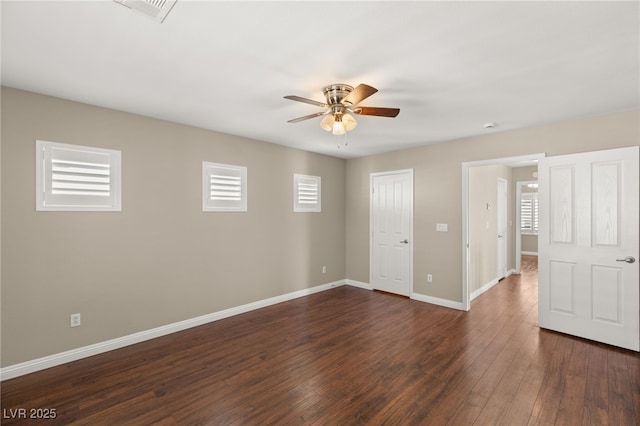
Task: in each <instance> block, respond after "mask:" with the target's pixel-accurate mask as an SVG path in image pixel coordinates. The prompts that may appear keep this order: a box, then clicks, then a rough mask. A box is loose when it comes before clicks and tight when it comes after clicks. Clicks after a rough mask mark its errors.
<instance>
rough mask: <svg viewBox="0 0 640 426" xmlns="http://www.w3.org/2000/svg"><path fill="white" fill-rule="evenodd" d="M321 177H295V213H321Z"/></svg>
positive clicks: (296, 175) (295, 175) (297, 175)
mask: <svg viewBox="0 0 640 426" xmlns="http://www.w3.org/2000/svg"><path fill="white" fill-rule="evenodd" d="M320 184H321V179H320V176H306V175H299V174H294V175H293V211H294V212H320V211H322V206H321V201H322V193H321V186H320Z"/></svg>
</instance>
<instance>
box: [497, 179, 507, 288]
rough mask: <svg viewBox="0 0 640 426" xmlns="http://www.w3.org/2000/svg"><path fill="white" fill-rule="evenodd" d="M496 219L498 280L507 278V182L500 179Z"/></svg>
mask: <svg viewBox="0 0 640 426" xmlns="http://www.w3.org/2000/svg"><path fill="white" fill-rule="evenodd" d="M496 217H497V225H498V226H497V227H496V229H497V230H498V252H497V258H498V265H497V267H498V276H497V278H498V280H500V279H502V278H504V277H506V276H507V181H506V180H504V179H500V178H498V194H497V199H496Z"/></svg>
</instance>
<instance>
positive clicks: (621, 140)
mask: <svg viewBox="0 0 640 426" xmlns="http://www.w3.org/2000/svg"><path fill="white" fill-rule="evenodd" d="M498 130H499V128H498ZM639 142H640V111H639V110H633V111H625V112H619V113H614V114H608V115H603V116H598V117H589V118H583V119H578V120H573V121H567V122H562V123H557V124H552V125H547V126H540V127H535V128H528V129H522V130H514V131H504V132H500V131H498V132H491V131H490V132H488V133H487V134H486V135H483V136H479V137H473V138H467V139H461V140H457V141H452V142H447V143H442V144H435V145H427V146H423V147H420V148H414V149H408V150H403V151H396V152H391V153H387V154H380V155H374V156H369V157H363V158H356V159H351V160H348V161H347V278H349V279H352V280H357V281H363V282H368V281H369V255H368V254H369V215H368V211H369V189H368V186H369V174H370V173H374V172H383V171H389V170H398V169H410V168H413V169H414V170H415V175H414V179H415V182H414V191H415V204H414V218H415V226H414V255H415V257H414V263H413V264H414V284H413V291H414V292H416V293H419V294H422V295H426V296H432V297H438V298H443V299H448V300H451V301H455V302H461V301H462V229H461V228H462V166H461V164H462V163H463V162H469V161H479V160H487V159H494V158H504V157H513V156H519V155H527V154H536V153H546V154H547V155H550V156H553V155H561V154H568V153H573V152H586V151H596V150H602V149H608V148H620V147H625V146H637V145H638V144H639ZM436 223H448V224H449V232H448V233H442V232H436V230H435V226H436ZM428 273H432V274H433V283H429V284H427V282H426V279H425V277H426V275H427V274H428Z"/></svg>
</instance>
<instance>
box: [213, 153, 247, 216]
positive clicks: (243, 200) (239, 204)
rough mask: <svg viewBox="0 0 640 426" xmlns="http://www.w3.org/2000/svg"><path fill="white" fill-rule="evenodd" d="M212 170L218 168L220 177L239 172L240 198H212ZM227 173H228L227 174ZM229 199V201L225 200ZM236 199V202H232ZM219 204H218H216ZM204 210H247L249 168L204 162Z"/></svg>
mask: <svg viewBox="0 0 640 426" xmlns="http://www.w3.org/2000/svg"><path fill="white" fill-rule="evenodd" d="M212 170H217V173H218V174H219V175H220V177H223V178H224V177H233V176H231V175H233V174H237V175H238V177H237V179H238V180H239V181H240V184H239V186H240V188H239V192H240V194H239V199H237V200H233V199H229V200H223V199H220V200H212V199H211V196H210V195H211V189H212V188H211V184H212V183H211V177H212V174H213V173H212ZM225 173H226V174H225ZM225 201H229V202H225ZM232 201H234V202H232ZM216 204H218V205H216ZM202 211H203V212H246V211H247V168H246V167H245V166H236V165H231V164H223V163H212V162H208V161H203V162H202Z"/></svg>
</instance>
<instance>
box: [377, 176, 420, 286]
mask: <svg viewBox="0 0 640 426" xmlns="http://www.w3.org/2000/svg"><path fill="white" fill-rule="evenodd" d="M371 190H372V193H371V286H372V287H373V288H374V289H377V290H383V291H388V292H390V293H396V294H401V295H404V296H410V295H411V287H412V280H411V257H412V247H413V241H412V227H413V171H401V172H389V173H374V174H372V175H371Z"/></svg>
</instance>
